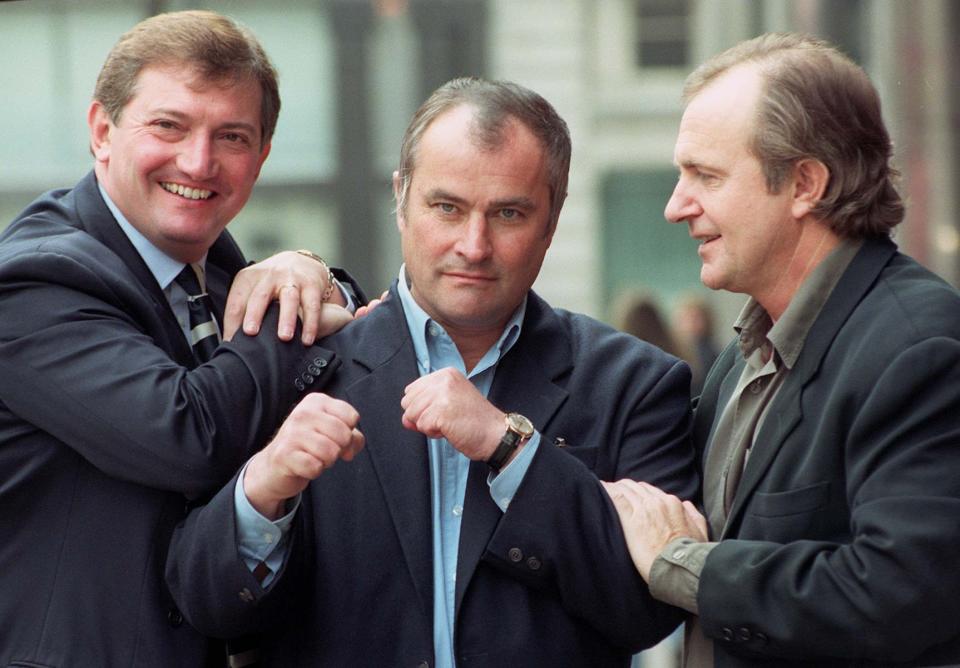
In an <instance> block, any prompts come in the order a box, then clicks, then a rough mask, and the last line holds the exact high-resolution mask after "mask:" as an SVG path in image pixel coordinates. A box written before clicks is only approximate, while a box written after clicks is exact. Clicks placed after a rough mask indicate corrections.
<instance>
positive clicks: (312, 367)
mask: <svg viewBox="0 0 960 668" xmlns="http://www.w3.org/2000/svg"><path fill="white" fill-rule="evenodd" d="M307 371H308V372H309V373H312V374H313V375H314V376H319V375H320V367H318V366H317V365H316V364H311V365H310V366H308V367H307Z"/></svg>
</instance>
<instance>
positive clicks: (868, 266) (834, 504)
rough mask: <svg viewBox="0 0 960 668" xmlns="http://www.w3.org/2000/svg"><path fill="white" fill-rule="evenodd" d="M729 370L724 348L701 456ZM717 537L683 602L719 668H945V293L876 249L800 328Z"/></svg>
mask: <svg viewBox="0 0 960 668" xmlns="http://www.w3.org/2000/svg"><path fill="white" fill-rule="evenodd" d="M743 365H744V361H743V358H742V357H741V356H740V355H739V354H737V350H736V346H735V345H731V346H730V347H728V348H727V349H726V350H725V351H724V353H723V354H722V355H721V356H720V359H719V360H718V361H717V363H716V364H715V365H714V368H713V370H712V371H711V373H710V376H709V378H708V380H707V384H706V387H705V390H704V393H703V396H702V397H701V400H700V403H699V405H698V407H697V409H696V411H695V427H694V429H695V431H694V434H695V435H694V440H695V443H696V444H697V446H698V448H700V449H701V450H703V449H704V444H705V443H707V442H708V441H709V432H710V430H711V429H712V426H713V424H714V421H715V418H716V417H717V415H718V414H719V411H720V409H721V408H722V407H723V406H724V405H725V403H726V401H727V399H728V398H729V397H730V395H731V393H732V391H733V388H734V386H735V385H736V381H737V378H738V377H739V376H740V372H741V370H742V368H743ZM704 456H705V454H704ZM722 538H723V542H721V543H720V544H719V546H717V547H716V548H715V549H714V550H713V551H712V552H711V553H710V556H709V557H708V558H707V561H706V564H705V567H704V570H703V573H702V575H701V580H700V591H699V596H698V603H699V610H700V621H701V623H702V625H703V628H704V631H705V632H706V634H707V636H708V637H711V638H713V639H714V640H715V642H714V647H715V660H716V665H717V666H718V667H727V666H758V665H778V666H780V665H803V666H833V665H836V666H865V665H870V666H873V665H886V664H884V663H882V662H884V661H889V662H906V663H905V664H904V663H900V664H896V665H916V666H929V665H940V664H944V663H946V664H957V663H960V622H958V621H957V620H960V567H958V564H960V296H958V294H957V292H956V291H955V290H954V289H952V288H951V287H949V286H948V285H946V284H945V283H944V282H943V281H941V280H940V279H938V278H937V277H935V276H934V275H933V274H931V273H930V272H928V271H926V270H925V269H923V268H922V267H920V266H919V265H918V264H917V263H916V262H914V261H913V260H911V259H909V258H907V257H905V256H903V255H901V254H899V253H897V252H896V248H895V246H894V245H893V244H892V243H890V242H889V241H868V242H866V243H865V244H864V246H863V247H862V248H861V249H860V251H859V252H858V254H857V255H856V257H855V258H854V260H853V261H852V263H851V264H850V266H849V267H848V268H847V270H846V273H845V274H844V276H843V277H842V278H841V280H840V283H839V284H838V286H837V288H836V289H835V290H834V292H833V293H832V294H831V295H830V298H829V300H828V301H827V303H826V305H825V306H824V308H823V311H822V312H821V313H820V315H819V317H818V318H817V320H816V322H815V324H814V325H813V327H812V329H811V330H810V333H809V335H808V336H807V339H806V342H805V344H804V347H803V350H802V352H801V354H800V357H799V359H798V360H797V363H796V365H795V367H794V368H793V370H791V372H790V374H789V376H788V377H787V379H786V381H785V384H784V385H783V387H782V388H781V389H780V392H779V394H778V395H777V397H776V398H775V399H774V403H773V404H772V405H771V406H770V409H769V412H768V414H767V417H766V419H765V422H764V424H763V425H762V427H761V429H760V432H759V433H758V434H757V438H756V440H755V445H754V449H753V452H752V454H751V456H750V459H749V461H748V463H747V466H746V469H745V471H744V474H743V478H742V480H741V483H740V486H739V488H738V491H737V495H736V498H735V500H734V502H733V505H732V506H731V512H730V517H729V519H728V523H727V527H726V529H725V531H724V534H723V536H722ZM827 657H833V658H834V660H833V661H831V660H830V659H828V658H827ZM787 658H789V659H792V660H794V661H795V663H790V662H789V661H788V660H787ZM766 660H769V661H770V662H771V663H769V664H768V663H765V661H766Z"/></svg>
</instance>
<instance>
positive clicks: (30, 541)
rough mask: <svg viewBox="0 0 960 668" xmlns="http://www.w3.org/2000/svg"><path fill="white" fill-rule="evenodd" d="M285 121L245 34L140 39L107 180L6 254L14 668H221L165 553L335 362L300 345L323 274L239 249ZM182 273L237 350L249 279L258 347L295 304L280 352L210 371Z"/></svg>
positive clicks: (110, 87)
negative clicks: (237, 325) (201, 286)
mask: <svg viewBox="0 0 960 668" xmlns="http://www.w3.org/2000/svg"><path fill="white" fill-rule="evenodd" d="M211 47H214V48H211ZM278 111H279V97H278V94H277V87H276V75H275V73H274V70H273V68H272V66H271V65H270V63H269V61H268V60H267V57H266V55H265V54H264V53H263V51H262V49H261V48H260V46H259V44H258V43H257V42H256V40H255V39H254V38H253V37H252V36H251V35H249V34H248V33H247V32H246V31H244V30H242V29H240V28H238V26H236V25H235V24H234V23H233V22H232V21H229V20H228V19H225V18H224V17H220V16H218V15H215V14H212V13H209V12H184V13H177V14H169V15H162V16H158V17H155V18H154V19H150V20H147V21H145V22H143V23H141V24H139V25H138V26H136V27H135V28H134V29H133V30H131V31H130V32H129V33H127V34H126V35H124V36H123V37H122V38H121V40H120V41H119V42H118V44H117V45H116V46H115V47H114V49H113V50H112V51H111V53H110V56H109V57H108V59H107V62H106V63H105V65H104V67H103V70H102V71H101V75H100V79H99V81H98V85H97V89H96V92H95V96H94V101H93V103H92V104H91V107H90V113H89V121H90V141H91V150H92V152H93V154H94V157H95V161H96V162H95V167H94V170H93V172H92V173H91V174H89V175H87V176H86V177H84V178H83V179H82V180H81V181H80V182H79V183H78V184H77V185H76V186H75V187H74V188H72V189H70V190H55V191H52V192H49V193H47V194H45V195H43V196H42V197H40V198H39V199H37V200H36V201H35V202H33V203H32V204H31V205H30V206H29V207H28V208H27V209H26V210H25V211H24V212H23V213H22V214H20V216H19V217H18V218H17V219H16V220H15V221H14V222H13V223H12V224H11V225H10V227H9V228H8V229H7V230H6V231H5V232H4V234H3V235H2V237H0V313H2V314H3V315H2V317H0V526H2V532H0V533H2V540H0V592H2V594H0V665H3V666H34V667H37V668H40V667H59V666H62V667H67V666H102V667H110V666H138V667H141V666H157V667H158V668H161V667H162V668H169V667H170V666H201V665H204V664H205V662H206V661H207V659H208V658H209V659H210V662H211V665H224V664H225V661H226V656H225V654H224V653H223V649H222V646H221V647H220V650H219V654H217V653H216V652H215V650H216V648H215V647H214V646H213V645H211V643H209V642H208V640H207V639H206V638H205V637H204V636H202V635H201V634H200V633H198V632H197V631H196V630H194V629H193V628H191V627H190V626H189V625H188V624H186V623H185V622H184V620H183V616H182V614H181V613H180V612H179V610H178V609H177V607H176V605H175V604H174V602H173V600H172V598H171V597H170V595H169V593H168V591H167V588H166V586H165V584H164V581H163V569H164V561H165V558H166V550H167V541H168V539H169V536H170V533H171V532H172V530H173V527H174V525H175V524H176V523H177V522H178V521H180V520H181V519H182V518H183V517H184V516H185V514H186V512H187V509H188V508H189V507H190V506H191V505H192V504H194V503H196V502H198V501H199V500H201V499H203V498H204V496H205V495H208V494H209V493H210V492H212V491H215V490H216V489H217V488H218V487H219V486H220V485H222V484H223V483H224V482H225V481H226V480H227V479H229V478H230V476H232V475H233V474H234V473H235V472H236V470H237V469H238V468H239V466H240V465H241V464H242V463H243V462H244V461H245V460H246V459H247V458H248V457H249V456H250V454H251V453H253V452H255V451H256V450H257V449H259V448H261V447H262V446H263V445H264V444H265V443H266V441H267V440H268V439H269V437H270V436H271V435H272V433H273V432H274V431H275V430H276V428H277V426H278V425H279V424H280V423H281V421H282V420H283V419H284V417H285V415H286V413H287V412H288V411H289V410H290V408H291V407H292V406H294V404H296V403H297V402H298V401H300V399H301V397H303V395H304V390H305V389H309V387H317V386H319V385H322V383H323V382H324V379H325V378H326V377H327V376H329V372H330V371H332V369H333V368H334V366H335V364H336V362H335V360H334V358H333V357H332V356H331V355H330V354H329V353H328V352H326V351H324V350H321V349H319V348H317V347H313V346H305V345H303V344H302V343H301V342H300V341H292V340H290V339H292V337H293V334H294V331H293V324H294V323H295V315H296V311H297V304H298V302H299V301H303V302H306V301H308V297H310V296H311V295H313V296H316V297H317V299H316V302H317V304H315V305H314V307H313V309H312V311H313V316H312V322H313V323H314V324H313V325H312V326H313V327H315V326H316V316H317V315H318V313H317V312H318V311H319V310H322V309H321V308H320V307H319V302H320V299H319V297H320V296H321V295H322V293H323V292H324V291H326V290H327V288H328V285H329V281H328V270H327V269H326V267H325V266H324V265H322V264H321V263H319V262H317V261H316V259H313V258H309V257H305V256H304V255H302V254H297V253H285V254H281V255H279V256H276V257H275V258H273V259H271V260H268V261H266V262H265V263H263V264H262V265H261V266H259V267H257V266H254V267H252V268H251V269H243V268H244V267H245V265H246V261H245V260H244V258H243V256H242V255H241V253H240V250H239V248H238V247H237V246H236V244H235V243H234V242H233V240H232V239H231V237H230V236H229V235H228V234H227V233H226V232H225V231H224V227H225V226H226V224H227V223H228V222H229V221H230V219H232V218H233V216H234V215H235V214H236V213H237V211H239V210H240V208H241V207H242V206H243V205H244V203H245V202H246V200H247V198H248V197H249V195H250V191H251V188H252V187H253V183H254V181H255V180H256V178H257V174H258V173H259V169H260V165H261V164H262V163H263V160H264V159H265V158H266V157H267V153H268V152H269V147H270V137H271V135H272V133H273V129H274V127H275V124H276V118H277V113H278ZM188 263H191V264H196V265H197V266H198V267H202V269H203V273H204V275H205V283H206V291H207V292H208V294H209V295H210V297H211V298H212V302H213V310H214V312H215V315H216V317H217V318H218V320H219V322H221V323H224V329H225V333H226V334H229V331H228V330H229V329H230V328H231V325H230V324H229V323H227V322H225V321H224V319H223V316H224V308H225V301H226V298H227V290H228V287H229V286H230V284H231V281H232V280H233V279H234V277H236V276H237V275H238V272H240V271H241V270H243V274H242V275H240V276H239V277H238V278H237V282H239V283H242V284H243V289H242V290H241V291H240V292H241V297H240V298H239V299H238V301H236V304H235V308H234V311H235V315H234V319H237V318H240V317H243V318H244V319H245V320H250V319H252V320H253V327H252V328H251V329H253V330H255V329H256V324H257V323H256V321H257V319H258V315H259V314H258V313H257V311H258V310H259V311H260V312H261V313H262V310H263V308H264V304H263V302H262V301H260V297H259V296H258V295H264V294H266V295H274V294H275V293H276V292H277V291H278V290H282V291H283V293H285V294H281V301H282V309H281V310H282V311H285V313H283V317H282V318H281V317H279V316H278V314H277V313H276V312H275V311H271V313H270V315H269V317H268V318H267V319H266V320H265V321H264V322H265V325H264V327H265V328H266V327H268V326H269V328H270V329H271V330H274V331H276V330H278V328H281V327H282V328H284V330H283V331H281V334H283V335H284V336H285V338H286V339H287V341H278V340H277V338H276V337H275V336H274V335H273V333H272V331H268V332H265V333H264V334H263V335H262V336H257V337H253V336H248V335H246V334H243V333H240V334H238V335H237V337H236V338H235V339H234V340H233V341H232V342H230V343H225V344H223V345H221V346H220V347H219V348H218V349H217V350H216V351H215V353H214V355H213V358H212V359H210V360H209V361H208V362H206V363H204V364H199V362H200V360H199V359H197V358H195V357H194V353H193V351H192V350H191V344H190V343H189V342H188V335H189V325H188V317H187V313H188V309H187V301H186V299H187V293H186V292H185V291H184V290H183V289H181V288H179V287H177V286H176V285H175V284H174V282H173V279H174V277H175V276H176V275H177V274H178V273H179V272H180V271H181V269H183V268H184V267H185V265H186V264H188ZM294 284H297V286H298V289H297V290H292V289H291V286H292V285H294ZM281 286H286V287H282V288H281ZM245 292H249V293H255V296H254V297H252V298H251V299H250V304H251V307H250V313H246V314H245V313H244V309H243V304H244V303H245V302H246V300H245V298H243V296H242V295H243V294H244V293H245ZM289 293H294V294H289ZM297 293H302V294H297ZM232 296H233V297H234V298H236V294H234V295H232ZM301 296H302V297H303V300H300V299H299V297H301ZM237 306H239V307H240V308H239V309H237V308H236V307H237ZM303 306H304V311H305V312H307V311H310V310H311V309H310V306H309V305H308V304H306V303H304V304H303ZM325 308H326V309H330V308H332V307H330V306H327V307H325ZM291 316H293V317H292V318H291ZM281 323H282V325H281ZM307 338H309V337H307ZM305 379H309V382H307V381H306V380H305ZM308 386H309V387H308ZM301 407H302V408H301ZM297 408H298V410H301V411H307V410H308V408H309V406H306V405H304V402H301V403H300V404H299V405H298V407H297Z"/></svg>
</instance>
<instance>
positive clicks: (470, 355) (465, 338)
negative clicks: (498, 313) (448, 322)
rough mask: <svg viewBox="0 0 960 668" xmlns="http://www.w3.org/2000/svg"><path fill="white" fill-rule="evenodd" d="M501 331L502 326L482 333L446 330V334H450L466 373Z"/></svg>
mask: <svg viewBox="0 0 960 668" xmlns="http://www.w3.org/2000/svg"><path fill="white" fill-rule="evenodd" d="M502 333H503V328H502V327H501V328H500V329H499V330H498V331H495V332H489V333H482V334H481V333H478V332H470V333H464V332H453V331H450V330H449V329H448V330H447V334H449V335H450V338H451V339H453V343H454V345H455V346H457V351H458V352H459V353H460V357H462V358H463V368H464V369H465V370H466V371H467V373H470V372H471V371H472V370H473V367H475V366H477V362H479V361H480V360H481V359H482V358H483V356H484V355H486V354H487V351H488V350H490V347H491V346H492V345H493V344H495V343H496V342H497V339H499V338H500V335H501V334H502Z"/></svg>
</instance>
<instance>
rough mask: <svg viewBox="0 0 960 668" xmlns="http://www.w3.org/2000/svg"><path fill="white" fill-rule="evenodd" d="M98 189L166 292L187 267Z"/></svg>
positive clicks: (102, 190) (121, 227)
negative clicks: (135, 225)
mask: <svg viewBox="0 0 960 668" xmlns="http://www.w3.org/2000/svg"><path fill="white" fill-rule="evenodd" d="M97 187H98V188H99V189H100V195H101V196H103V201H104V202H105V203H106V205H107V208H108V209H110V213H112V214H113V217H114V218H116V220H117V224H118V225H120V229H121V230H123V233H124V234H126V235H127V238H128V239H129V240H130V243H131V244H133V247H134V248H135V249H136V251H137V253H139V254H140V257H141V258H143V261H144V263H145V264H146V265H147V269H149V270H150V273H151V274H153V277H154V278H156V279H157V283H159V284H160V289H161V290H166V289H167V287H168V286H169V285H170V284H171V283H172V282H173V279H175V278H176V277H177V274H179V273H180V272H181V271H182V270H183V268H184V267H185V266H186V265H185V264H184V263H183V262H180V261H179V260H174V259H173V258H172V257H170V256H169V255H167V254H166V253H164V252H163V251H162V250H160V249H159V248H157V247H156V246H154V245H153V244H152V243H150V240H149V239H147V238H146V237H145V236H143V234H141V233H140V230H138V229H137V228H135V227H134V226H133V225H132V224H131V223H130V221H129V220H127V218H126V216H124V215H123V214H122V213H121V212H120V209H118V208H117V205H116V204H114V203H113V200H112V199H110V195H108V194H107V191H106V190H104V188H103V185H102V184H101V183H99V182H97ZM206 259H207V258H206V255H204V257H203V259H202V260H200V264H201V266H202V265H203V264H204V263H205V262H206Z"/></svg>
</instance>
